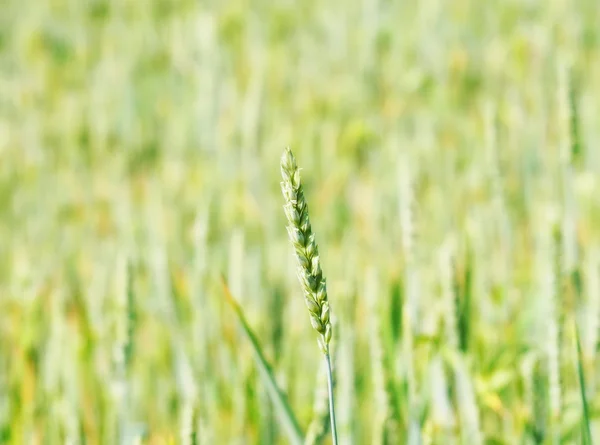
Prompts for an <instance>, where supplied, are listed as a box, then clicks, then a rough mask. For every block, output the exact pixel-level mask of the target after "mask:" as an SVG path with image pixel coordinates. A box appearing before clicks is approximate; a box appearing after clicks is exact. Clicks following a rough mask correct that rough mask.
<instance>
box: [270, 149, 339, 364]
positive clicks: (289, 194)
mask: <svg viewBox="0 0 600 445" xmlns="http://www.w3.org/2000/svg"><path fill="white" fill-rule="evenodd" d="M281 175H282V177H283V181H282V182H281V190H282V192H283V196H284V198H285V205H284V207H283V208H284V210H285V215H286V217H287V220H288V222H289V224H288V226H287V231H288V234H289V237H290V240H291V242H292V245H293V246H294V250H295V256H296V259H297V260H298V279H299V280H300V284H301V285H302V288H303V289H304V301H305V302H306V307H308V311H309V313H310V322H311V324H312V327H313V328H314V329H315V330H316V331H317V332H318V333H319V334H320V336H319V346H320V347H321V351H323V353H324V354H326V355H328V354H329V342H330V341H331V321H330V317H329V301H328V299H327V285H326V282H325V277H324V276H323V271H322V270H321V262H320V259H319V249H318V247H317V243H316V242H315V235H314V233H313V231H312V227H311V225H310V218H309V216H308V205H307V204H306V200H305V199H304V191H303V189H302V184H301V182H300V169H299V168H298V164H296V158H295V157H294V155H293V153H292V151H291V150H290V149H289V148H287V149H286V150H285V151H284V153H283V156H282V157H281Z"/></svg>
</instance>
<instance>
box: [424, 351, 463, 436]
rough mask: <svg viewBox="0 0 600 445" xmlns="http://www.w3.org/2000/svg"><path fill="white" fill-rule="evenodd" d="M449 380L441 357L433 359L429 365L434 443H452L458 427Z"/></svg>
mask: <svg viewBox="0 0 600 445" xmlns="http://www.w3.org/2000/svg"><path fill="white" fill-rule="evenodd" d="M448 386H449V382H448V378H447V376H446V370H445V369H444V362H443V360H442V357H441V356H440V355H436V356H434V357H433V358H432V360H431V362H430V364H429V387H430V390H429V399H430V402H429V405H430V406H431V412H430V416H429V419H430V425H431V429H432V442H433V443H450V442H452V440H453V437H452V431H453V429H454V428H455V427H456V416H455V414H454V411H453V408H452V403H451V401H450V398H449V396H448Z"/></svg>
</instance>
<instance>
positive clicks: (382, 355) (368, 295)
mask: <svg viewBox="0 0 600 445" xmlns="http://www.w3.org/2000/svg"><path fill="white" fill-rule="evenodd" d="M379 289H380V285H379V281H378V277H377V271H376V269H375V268H374V267H369V268H368V269H367V272H366V276H365V290H364V298H365V301H366V304H367V310H368V322H369V331H370V332H371V335H370V336H369V345H370V350H371V366H372V375H373V395H374V397H375V403H374V406H375V409H374V413H373V415H374V419H373V420H372V422H373V427H372V428H373V433H372V434H373V436H372V440H371V443H372V444H381V445H385V444H393V443H400V437H399V436H400V425H399V422H398V417H397V413H396V407H395V404H394V400H393V398H394V394H395V391H393V387H392V382H391V381H390V379H391V373H390V372H389V371H390V366H389V362H388V360H386V351H385V342H384V336H385V329H384V328H385V323H384V322H383V320H384V317H383V314H384V313H385V308H383V307H381V303H379V302H383V301H384V299H383V298H382V297H381V295H380V291H379Z"/></svg>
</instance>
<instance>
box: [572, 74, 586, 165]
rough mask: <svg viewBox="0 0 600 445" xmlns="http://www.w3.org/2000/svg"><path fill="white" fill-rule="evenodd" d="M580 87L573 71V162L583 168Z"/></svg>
mask: <svg viewBox="0 0 600 445" xmlns="http://www.w3.org/2000/svg"><path fill="white" fill-rule="evenodd" d="M578 94H579V88H578V85H577V79H576V78H575V76H574V73H573V72H571V73H570V76H569V111H570V115H571V116H570V117H571V119H570V120H569V124H570V125H569V127H570V130H571V163H572V164H573V166H574V167H576V168H581V167H582V166H583V164H584V155H585V154H584V152H583V145H582V142H581V130H580V116H579V102H578V97H577V96H578Z"/></svg>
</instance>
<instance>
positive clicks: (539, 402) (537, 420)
mask: <svg viewBox="0 0 600 445" xmlns="http://www.w3.org/2000/svg"><path fill="white" fill-rule="evenodd" d="M531 382H532V386H533V388H532V393H533V394H532V395H533V401H532V405H533V406H532V417H533V419H532V435H533V440H534V442H535V443H536V444H542V443H544V440H545V439H546V437H547V435H548V433H547V431H548V393H549V392H548V390H549V387H548V366H547V364H546V360H544V359H543V357H538V358H536V360H535V362H534V364H533V372H532V375H531Z"/></svg>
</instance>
